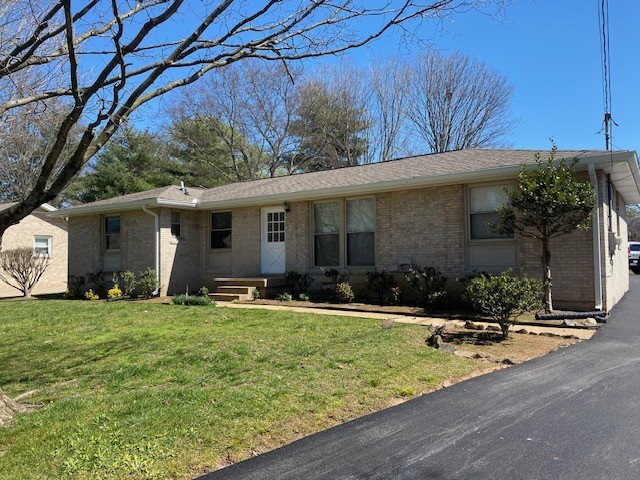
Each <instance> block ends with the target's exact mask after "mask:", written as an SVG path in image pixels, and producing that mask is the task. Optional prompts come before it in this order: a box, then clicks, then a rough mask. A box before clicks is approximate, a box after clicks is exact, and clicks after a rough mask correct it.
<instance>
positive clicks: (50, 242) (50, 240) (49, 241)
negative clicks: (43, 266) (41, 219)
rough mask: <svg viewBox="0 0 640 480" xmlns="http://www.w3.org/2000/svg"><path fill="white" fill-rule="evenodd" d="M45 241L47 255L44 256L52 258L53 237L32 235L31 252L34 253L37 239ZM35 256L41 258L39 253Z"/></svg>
mask: <svg viewBox="0 0 640 480" xmlns="http://www.w3.org/2000/svg"><path fill="white" fill-rule="evenodd" d="M39 238H40V239H42V238H44V239H46V240H47V253H46V254H45V256H47V257H49V258H52V257H53V237H52V236H51V235H34V236H33V250H34V252H35V251H36V247H37V244H36V240H37V239H39ZM35 255H36V256H37V257H40V256H43V255H42V254H41V253H38V252H36V253H35Z"/></svg>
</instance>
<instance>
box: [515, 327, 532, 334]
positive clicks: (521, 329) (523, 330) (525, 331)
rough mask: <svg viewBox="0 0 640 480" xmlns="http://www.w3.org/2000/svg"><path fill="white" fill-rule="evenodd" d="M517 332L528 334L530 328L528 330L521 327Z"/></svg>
mask: <svg viewBox="0 0 640 480" xmlns="http://www.w3.org/2000/svg"><path fill="white" fill-rule="evenodd" d="M515 333H519V334H521V335H526V334H528V333H529V330H527V329H526V328H520V329H518V330H516V332H515Z"/></svg>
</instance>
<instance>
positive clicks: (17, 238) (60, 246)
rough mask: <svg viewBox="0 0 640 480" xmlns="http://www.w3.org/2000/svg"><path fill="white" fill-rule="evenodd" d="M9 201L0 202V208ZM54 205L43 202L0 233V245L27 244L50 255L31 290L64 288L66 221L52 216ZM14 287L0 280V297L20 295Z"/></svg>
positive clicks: (42, 291)
mask: <svg viewBox="0 0 640 480" xmlns="http://www.w3.org/2000/svg"><path fill="white" fill-rule="evenodd" d="M11 205H13V204H12V203H3V204H0V211H1V210H5V209H7V208H9V207H10V206H11ZM54 211H56V209H55V208H54V207H52V206H51V205H48V204H46V203H45V204H44V205H42V206H41V207H39V208H37V209H36V210H35V211H34V212H33V213H32V214H31V215H29V216H28V217H26V218H24V219H23V220H21V221H20V223H18V224H17V225H13V226H11V227H9V228H8V229H7V231H6V232H5V233H4V235H3V236H2V249H3V250H10V249H13V248H19V247H30V248H33V249H34V251H36V252H38V254H39V255H48V256H49V257H50V262H49V266H48V267H47V270H46V271H45V272H44V274H43V275H42V277H41V278H40V281H39V282H38V283H37V284H36V286H35V287H34V288H33V290H32V292H31V293H32V294H34V295H38V294H43V293H60V292H64V291H65V289H66V288H67V265H68V262H67V222H66V221H65V220H64V219H62V218H52V217H50V216H49V215H50V213H51V212H54ZM21 295H22V293H21V292H20V291H19V290H16V289H15V288H11V287H9V286H8V285H7V284H5V283H4V282H0V298H3V297H16V296H21Z"/></svg>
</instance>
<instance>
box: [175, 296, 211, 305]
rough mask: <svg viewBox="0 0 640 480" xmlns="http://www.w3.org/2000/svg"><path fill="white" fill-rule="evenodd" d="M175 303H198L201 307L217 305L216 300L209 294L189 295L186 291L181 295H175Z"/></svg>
mask: <svg viewBox="0 0 640 480" xmlns="http://www.w3.org/2000/svg"><path fill="white" fill-rule="evenodd" d="M171 301H172V302H173V304H174V305H197V306H200V307H207V306H209V305H215V302H214V301H213V300H211V298H209V297H208V296H204V295H187V294H185V293H183V294H181V295H174V296H173V297H172V298H171Z"/></svg>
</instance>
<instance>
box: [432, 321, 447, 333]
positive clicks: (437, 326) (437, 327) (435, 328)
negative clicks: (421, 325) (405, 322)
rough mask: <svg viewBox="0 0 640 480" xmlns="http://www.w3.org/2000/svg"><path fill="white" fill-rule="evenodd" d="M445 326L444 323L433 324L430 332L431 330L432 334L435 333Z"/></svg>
mask: <svg viewBox="0 0 640 480" xmlns="http://www.w3.org/2000/svg"><path fill="white" fill-rule="evenodd" d="M443 325H444V324H443V323H437V322H436V323H432V324H431V325H429V330H431V331H432V332H435V331H436V330H438V329H439V328H440V327H442V326H443Z"/></svg>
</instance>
